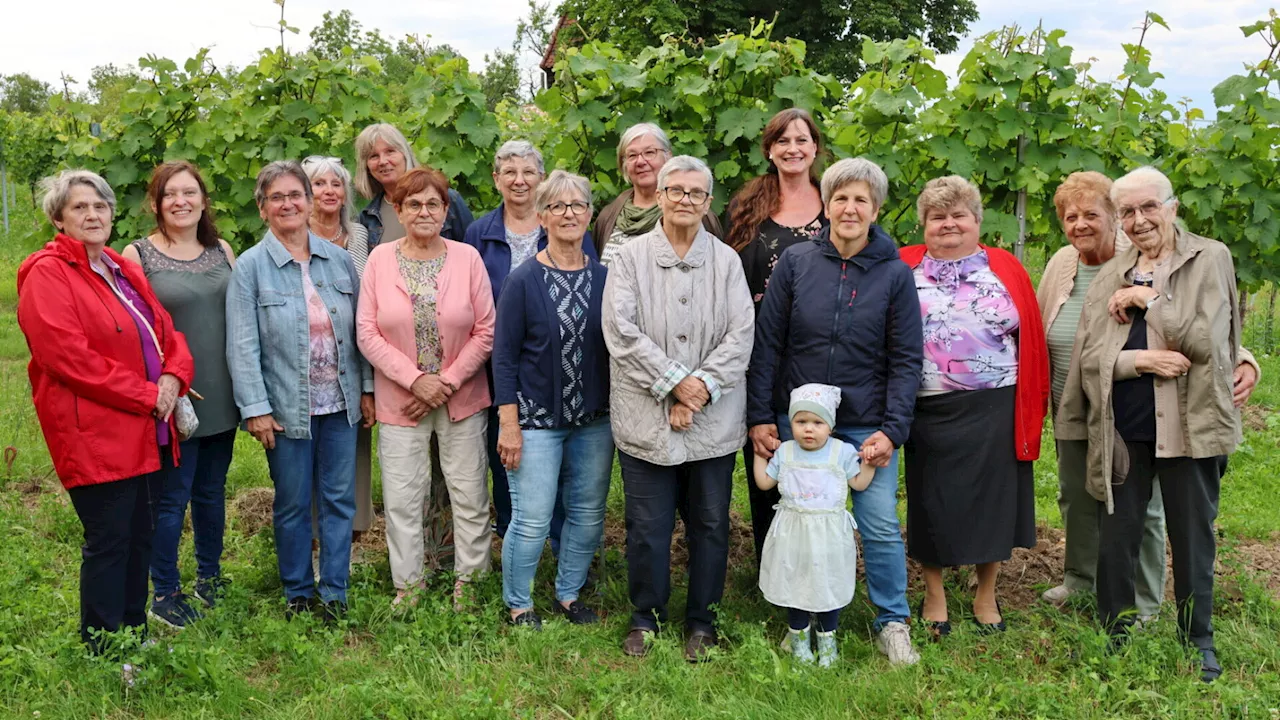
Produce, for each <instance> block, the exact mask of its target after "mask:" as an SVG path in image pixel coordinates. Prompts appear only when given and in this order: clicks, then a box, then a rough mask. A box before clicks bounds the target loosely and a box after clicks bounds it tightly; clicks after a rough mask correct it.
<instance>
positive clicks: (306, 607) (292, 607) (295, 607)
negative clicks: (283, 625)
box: [284, 595, 316, 620]
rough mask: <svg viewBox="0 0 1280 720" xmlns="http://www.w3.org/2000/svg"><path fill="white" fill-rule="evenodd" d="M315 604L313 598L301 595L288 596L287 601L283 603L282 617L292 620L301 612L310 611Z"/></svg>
mask: <svg viewBox="0 0 1280 720" xmlns="http://www.w3.org/2000/svg"><path fill="white" fill-rule="evenodd" d="M315 605H316V599H315V598H312V597H306V596H303V595H299V596H298V597H291V598H289V602H287V603H285V606H284V619H285V620H292V619H294V618H295V617H297V616H299V615H301V614H303V613H310V612H311V611H312V610H313V609H314V608H315Z"/></svg>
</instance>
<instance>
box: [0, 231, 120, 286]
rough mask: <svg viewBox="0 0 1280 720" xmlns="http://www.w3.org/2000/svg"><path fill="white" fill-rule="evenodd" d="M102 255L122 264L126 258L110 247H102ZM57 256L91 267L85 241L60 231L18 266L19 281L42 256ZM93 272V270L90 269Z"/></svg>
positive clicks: (84, 266)
mask: <svg viewBox="0 0 1280 720" xmlns="http://www.w3.org/2000/svg"><path fill="white" fill-rule="evenodd" d="M102 255H103V256H104V257H106V258H109V259H110V260H111V261H112V262H114V263H115V264H116V265H120V263H121V261H123V260H124V258H123V257H121V256H120V254H119V253H117V252H116V251H115V250H112V249H111V248H110V247H103V248H102ZM47 257H48V258H56V259H58V260H61V261H62V262H65V263H67V264H68V265H73V266H77V267H80V268H84V269H86V270H88V268H89V252H88V251H87V250H85V249H84V243H82V242H80V241H79V240H76V239H75V238H73V237H71V236H69V235H66V234H63V233H58V234H57V235H55V236H54V238H53V239H52V240H50V241H49V242H47V243H45V245H44V247H43V248H41V249H40V250H37V251H36V252H34V253H32V254H31V255H30V256H29V257H28V258H27V259H26V260H23V261H22V264H21V266H19V268H18V283H19V285H21V283H22V279H23V277H24V276H25V275H26V274H27V273H26V272H24V268H26V269H29V268H31V267H32V266H33V265H34V264H35V262H36V261H37V260H40V259H42V258H47ZM88 271H89V272H92V270H88Z"/></svg>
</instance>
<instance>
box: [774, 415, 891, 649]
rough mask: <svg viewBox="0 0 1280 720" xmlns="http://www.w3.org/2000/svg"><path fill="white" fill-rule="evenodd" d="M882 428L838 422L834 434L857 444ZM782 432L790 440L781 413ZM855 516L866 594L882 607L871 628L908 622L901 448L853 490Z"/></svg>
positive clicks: (779, 417)
mask: <svg viewBox="0 0 1280 720" xmlns="http://www.w3.org/2000/svg"><path fill="white" fill-rule="evenodd" d="M879 429H880V428H870V427H837V428H836V429H835V431H834V432H833V433H832V434H833V435H835V436H836V437H838V438H840V439H841V440H843V441H845V442H847V443H852V444H853V446H854V447H855V448H858V447H862V443H863V441H864V440H866V439H867V438H869V437H871V435H872V434H873V433H875V432H876V431H877V430H879ZM778 437H779V438H780V439H782V440H790V439H792V437H791V420H790V419H788V418H787V416H786V415H779V416H778ZM853 518H854V520H857V521H858V534H859V535H861V536H862V563H863V566H864V568H865V571H866V574H867V595H868V596H869V597H870V598H871V602H872V604H874V605H875V606H876V607H877V608H878V609H879V610H880V612H879V614H878V615H876V621H875V623H874V625H873V629H874V630H875V631H876V632H880V629H881V628H883V627H884V626H885V624H886V623H891V622H900V623H905V622H907V619H908V618H910V617H911V610H910V608H909V607H908V606H907V552H906V547H905V546H904V545H903V543H902V530H901V528H900V526H899V525H898V451H897V450H894V451H893V458H892V459H891V460H890V461H889V466H888V467H882V468H876V475H875V477H874V478H872V480H871V484H870V485H868V486H867V489H866V490H863V491H862V492H854V493H853Z"/></svg>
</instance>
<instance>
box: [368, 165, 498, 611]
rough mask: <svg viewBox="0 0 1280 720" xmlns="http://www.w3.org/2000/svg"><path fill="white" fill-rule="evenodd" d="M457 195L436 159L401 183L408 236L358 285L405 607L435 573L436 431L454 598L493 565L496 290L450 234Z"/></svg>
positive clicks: (397, 203)
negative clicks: (428, 542)
mask: <svg viewBox="0 0 1280 720" xmlns="http://www.w3.org/2000/svg"><path fill="white" fill-rule="evenodd" d="M448 193H449V183H448V181H447V180H446V179H445V177H444V175H443V174H441V173H440V172H439V171H438V170H433V169H431V168H427V167H419V168H415V169H413V170H411V171H409V173H407V174H406V175H405V176H404V178H402V179H401V180H400V182H399V183H397V184H396V189H395V191H394V193H393V194H392V198H391V200H392V205H393V207H394V208H395V211H396V214H397V215H398V216H399V219H400V222H401V224H403V225H404V228H405V232H406V236H405V237H404V238H402V239H399V240H396V241H395V242H387V243H383V244H381V245H379V246H378V247H377V248H375V249H374V250H373V251H372V252H371V253H370V254H369V260H368V262H367V264H366V265H365V271H364V278H363V279H362V281H361V283H360V291H361V296H360V307H359V310H358V311H357V320H356V335H357V340H358V341H359V344H360V351H361V352H362V353H364V356H365V357H366V358H367V359H368V360H369V363H370V364H371V365H373V368H374V384H373V389H374V401H375V404H376V406H377V415H378V422H379V423H381V425H382V427H381V430H380V431H379V437H378V457H379V460H380V461H381V464H382V500H383V505H384V509H385V512H386V521H387V550H388V552H389V554H390V556H391V579H392V581H393V582H394V583H395V586H396V598H395V600H394V601H393V603H392V604H393V605H397V606H398V605H400V603H402V602H403V601H404V600H405V597H406V596H407V595H408V594H410V593H412V592H413V591H414V590H417V589H420V588H422V587H423V585H424V582H425V581H424V579H423V526H422V514H423V508H424V506H425V503H426V501H427V499H428V498H427V495H428V493H429V492H430V488H431V458H430V456H429V453H430V447H431V437H432V436H433V435H435V436H436V438H437V440H438V445H439V448H440V466H441V468H442V469H443V470H444V478H445V484H446V485H447V486H448V488H449V502H450V504H451V505H452V506H453V537H454V547H455V550H454V571H455V572H456V573H457V578H458V579H457V583H456V584H455V585H454V598H455V600H456V599H457V598H459V597H461V594H462V587H463V583H465V582H467V581H468V580H470V579H471V576H472V575H473V574H474V573H475V572H477V571H480V572H483V571H485V570H488V569H489V554H490V553H489V542H490V541H489V492H488V486H487V477H486V472H487V468H486V466H485V457H486V455H485V431H486V422H487V418H488V414H487V410H488V408H489V404H490V396H489V386H488V383H487V382H486V380H485V376H484V372H483V368H484V364H485V361H486V360H488V359H489V353H490V351H491V350H492V349H493V327H494V306H493V292H492V291H491V290H490V287H489V276H488V275H487V274H486V273H485V269H484V263H483V262H482V261H481V259H480V253H478V252H476V250H475V248H472V247H471V246H470V245H466V244H464V243H461V242H454V241H453V240H447V239H445V238H443V237H441V236H440V228H441V226H442V225H443V223H444V218H445V214H446V213H447V212H448V209H449V207H448V203H449V199H448V198H449V194H448Z"/></svg>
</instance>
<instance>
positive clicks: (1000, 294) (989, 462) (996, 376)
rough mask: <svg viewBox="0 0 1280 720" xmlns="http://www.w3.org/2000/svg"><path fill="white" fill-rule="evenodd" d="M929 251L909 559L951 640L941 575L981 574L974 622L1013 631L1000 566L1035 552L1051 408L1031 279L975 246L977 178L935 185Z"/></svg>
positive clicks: (928, 192)
mask: <svg viewBox="0 0 1280 720" xmlns="http://www.w3.org/2000/svg"><path fill="white" fill-rule="evenodd" d="M916 210H917V212H918V214H919V216H920V224H921V225H923V226H924V245H913V246H911V247H906V248H903V249H902V251H901V253H900V255H901V257H902V259H903V261H904V262H906V263H907V265H908V266H910V267H911V268H912V273H913V274H914V275H915V281H916V294H917V295H919V297H920V318H921V324H922V325H923V329H924V368H923V373H922V374H921V378H920V390H919V392H918V394H917V396H916V412H915V418H914V420H913V421H912V424H911V435H910V437H909V439H908V440H907V442H906V445H905V446H904V447H905V450H906V465H907V478H906V480H907V483H906V484H907V554H908V555H909V556H910V557H912V558H914V559H915V560H916V561H918V562H919V563H920V564H921V565H922V566H923V572H922V574H923V576H924V584H925V595H924V602H923V607H922V609H921V615H922V616H923V618H922V619H923V620H924V621H925V623H926V626H927V627H928V628H929V629H930V630H931V631H932V632H933V633H934V635H935V636H939V635H945V634H947V633H948V632H950V630H951V625H950V623H948V622H947V597H946V594H945V592H944V590H943V585H942V568H944V567H954V566H957V565H976V566H977V576H978V589H977V593H976V594H975V596H974V599H973V619H974V622H975V623H977V625H978V628H979V630H980V631H984V632H991V631H999V630H1004V629H1005V621H1004V617H1003V615H1002V614H1001V613H1000V604H999V602H998V601H997V600H996V577H997V576H998V575H999V573H1000V563H1001V562H1003V561H1005V560H1008V559H1009V557H1010V556H1011V555H1012V553H1013V548H1015V547H1027V548H1029V547H1033V546H1034V545H1035V543H1036V526H1035V511H1036V507H1035V487H1034V475H1033V473H1032V467H1031V466H1032V461H1033V460H1035V459H1036V458H1037V457H1039V455H1040V432H1041V428H1042V427H1043V425H1044V414H1045V410H1046V408H1047V406H1048V398H1049V354H1048V349H1047V348H1046V347H1045V340H1044V328H1043V327H1042V326H1041V323H1040V306H1039V305H1038V304H1037V303H1036V295H1035V290H1034V289H1033V288H1032V286H1031V279H1030V278H1029V277H1027V272H1026V271H1025V270H1023V269H1022V265H1021V264H1020V263H1019V262H1018V260H1017V258H1015V257H1014V256H1013V255H1011V254H1010V253H1008V252H1005V251H1004V250H1001V249H999V248H992V247H984V246H982V245H980V244H979V243H978V239H979V237H980V233H979V228H981V226H982V196H981V195H980V194H979V193H978V189H977V188H976V187H974V186H973V185H972V184H971V183H970V182H969V181H968V180H965V179H964V178H962V177H959V176H956V175H951V176H949V177H943V178H937V179H935V180H930V181H929V182H928V183H927V184H925V186H924V191H923V192H921V193H920V198H919V200H917V202H916Z"/></svg>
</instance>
